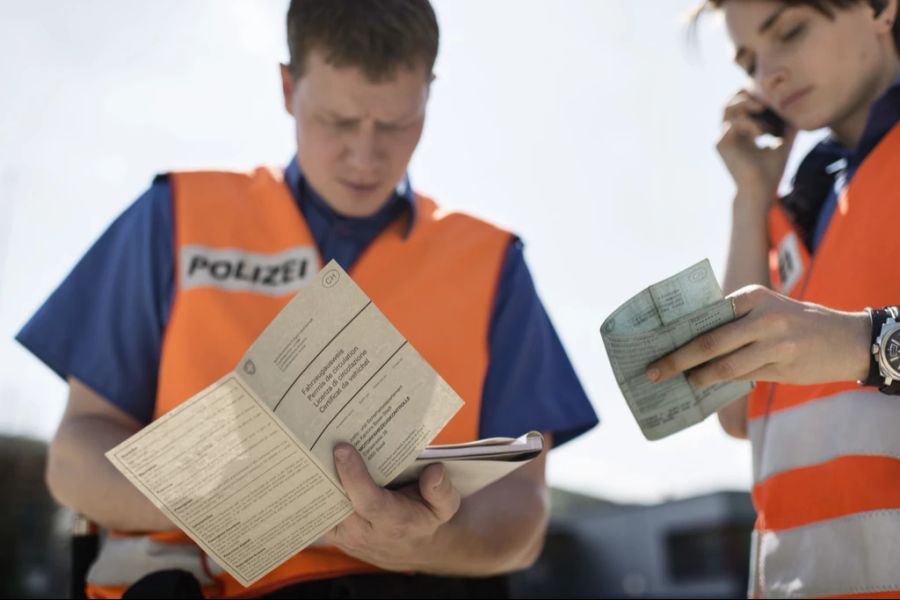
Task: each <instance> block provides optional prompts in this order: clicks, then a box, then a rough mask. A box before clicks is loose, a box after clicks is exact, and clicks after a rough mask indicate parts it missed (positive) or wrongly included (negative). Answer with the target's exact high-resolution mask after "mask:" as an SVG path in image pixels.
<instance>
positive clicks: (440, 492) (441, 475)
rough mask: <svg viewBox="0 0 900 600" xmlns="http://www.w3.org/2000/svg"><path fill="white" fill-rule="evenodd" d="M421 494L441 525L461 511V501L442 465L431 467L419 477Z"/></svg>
mask: <svg viewBox="0 0 900 600" xmlns="http://www.w3.org/2000/svg"><path fill="white" fill-rule="evenodd" d="M419 493H420V494H421V495H422V499H423V500H424V501H425V503H426V504H427V505H428V507H429V508H430V509H431V512H432V513H434V516H435V517H436V518H437V519H438V521H440V522H441V523H446V522H447V521H449V520H450V519H451V518H453V515H455V514H456V511H458V510H459V505H460V503H461V499H460V496H459V492H458V491H457V490H456V488H455V487H453V484H452V483H451V482H450V478H449V477H448V476H447V469H446V468H445V467H444V465H442V464H436V465H429V466H428V467H427V468H426V469H425V470H424V471H422V475H421V476H420V477H419Z"/></svg>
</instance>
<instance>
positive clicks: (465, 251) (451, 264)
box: [88, 168, 511, 598]
mask: <svg viewBox="0 0 900 600" xmlns="http://www.w3.org/2000/svg"><path fill="white" fill-rule="evenodd" d="M170 182H171V185H172V196H173V215H174V219H173V220H174V228H175V231H174V233H175V235H174V240H175V257H176V278H177V280H176V291H175V297H174V300H173V303H172V310H171V316H170V319H169V323H168V325H167V327H166V330H165V333H164V337H163V347H162V356H161V360H160V368H159V380H158V384H159V385H158V392H157V399H156V408H155V413H154V416H155V417H159V416H160V415H162V414H164V413H165V412H166V411H168V410H170V409H172V408H173V407H175V406H177V405H178V404H179V403H181V402H182V401H184V400H186V399H187V398H189V397H191V396H192V395H194V394H195V393H197V392H199V391H200V390H202V389H203V388H205V387H206V386H207V385H209V384H210V383H212V382H214V381H216V380H217V379H219V378H220V377H221V376H222V375H224V374H225V373H226V372H228V371H230V370H231V369H233V368H234V367H235V365H236V364H237V362H238V360H239V359H240V357H241V355H242V354H243V353H244V352H245V350H246V349H247V347H249V345H250V344H251V343H252V342H253V341H254V339H255V338H256V337H257V336H258V335H259V334H260V333H261V332H262V330H263V329H264V328H265V327H266V325H267V324H268V323H269V321H270V320H271V319H272V318H273V317H274V316H275V315H276V314H278V312H279V311H280V310H281V309H282V307H284V305H285V304H287V302H288V301H289V300H290V299H291V297H292V295H293V294H294V293H295V292H296V291H297V289H299V288H302V287H303V285H304V284H305V283H306V282H307V281H309V280H310V279H311V278H312V277H313V276H314V275H315V274H316V273H317V272H318V270H319V269H320V268H321V266H322V265H321V259H320V258H319V255H318V250H317V249H316V244H315V241H314V239H313V237H312V234H311V233H310V231H309V228H308V226H307V224H306V222H305V221H304V219H303V215H302V213H301V212H300V210H299V209H298V207H297V204H296V201H295V199H294V197H293V195H292V193H291V191H290V189H289V188H288V186H287V184H286V183H285V182H284V180H283V174H282V172H281V171H280V170H273V169H268V168H259V169H256V170H255V171H252V172H249V173H237V172H184V173H173V174H171V175H170ZM415 215H416V216H415V219H416V221H415V223H413V226H412V229H411V231H410V233H409V235H408V236H407V237H404V233H405V231H406V226H407V223H406V222H405V219H404V218H399V219H397V220H396V221H394V222H393V223H391V224H390V225H389V226H388V227H387V228H386V229H385V230H384V231H383V232H382V233H381V234H379V235H378V236H377V237H376V239H375V240H374V241H373V242H372V244H371V245H370V246H369V247H368V248H367V249H366V250H365V251H364V252H363V254H362V255H361V256H360V258H359V259H358V260H357V262H356V264H355V265H354V266H353V267H352V269H351V270H350V275H351V276H352V277H353V279H354V281H356V283H357V284H358V285H359V286H360V287H361V288H362V289H363V290H364V291H365V293H366V294H368V296H369V297H370V298H371V299H372V300H373V301H374V302H375V304H376V305H377V306H378V307H379V308H380V309H381V310H382V312H384V314H385V315H386V316H387V317H388V319H390V321H391V322H392V323H393V324H394V326H395V327H397V329H398V330H399V331H400V332H401V333H402V334H403V335H404V336H405V337H406V338H407V339H408V340H409V342H410V343H411V344H412V345H413V346H414V347H415V348H416V350H418V351H419V353H420V354H421V355H422V356H423V357H424V358H425V359H426V360H427V361H428V362H429V363H430V364H431V365H432V366H433V367H434V368H435V369H436V370H437V371H438V372H439V373H440V374H441V376H442V377H443V378H444V379H445V380H446V381H447V382H448V383H449V384H450V386H451V387H453V389H454V390H456V392H457V393H458V394H459V395H460V396H461V397H462V398H463V400H465V405H464V406H463V408H462V409H461V410H460V411H459V412H458V413H457V414H456V415H455V416H454V418H453V419H452V420H451V422H450V423H449V424H448V425H447V427H446V428H445V429H444V430H443V431H441V433H440V434H439V435H438V437H437V438H436V439H435V443H452V442H462V441H469V440H474V439H477V437H478V430H479V419H480V409H481V394H482V387H483V384H484V378H485V375H486V372H487V367H488V357H489V355H488V348H489V327H490V320H491V312H492V309H493V302H494V297H495V294H496V291H497V287H498V282H499V276H500V270H501V268H502V265H503V260H504V258H505V256H506V251H507V248H508V246H509V243H510V241H511V235H510V234H509V233H508V232H506V231H503V230H501V229H499V228H497V227H494V226H493V225H490V224H487V223H485V222H483V221H480V220H478V219H476V218H474V217H471V216H468V215H465V214H462V213H457V212H448V211H443V210H441V209H440V208H438V206H437V205H436V204H435V203H434V202H433V201H432V200H430V199H429V198H426V197H424V196H417V198H416V211H415ZM170 568H181V569H184V570H187V571H189V572H191V573H193V574H194V575H195V576H196V577H197V578H198V579H199V580H200V582H201V585H203V588H204V593H205V594H206V595H207V596H217V597H238V596H256V595H261V594H265V593H267V592H269V591H273V590H275V589H278V588H281V587H284V586H286V585H290V584H292V583H297V582H301V581H306V580H314V579H323V578H330V577H337V576H341V575H347V574H352V573H364V572H370V571H376V570H377V569H376V567H374V566H372V565H369V564H366V563H363V562H360V561H358V560H356V559H353V558H350V557H348V556H346V555H344V554H343V553H341V552H340V551H338V550H337V549H335V548H331V547H311V548H308V549H306V550H304V551H303V552H301V553H299V554H298V555H296V556H295V557H293V558H292V559H290V560H288V561H287V562H286V563H284V564H283V565H281V566H280V567H278V568H277V569H275V570H274V571H272V572H271V573H269V574H268V575H267V576H266V577H264V578H263V579H261V580H260V581H258V582H257V583H256V584H254V585H253V586H252V587H250V588H244V587H243V586H241V585H240V584H239V583H237V581H235V580H234V579H233V578H232V577H231V576H230V575H228V574H227V573H224V572H223V571H221V569H219V568H218V566H217V565H215V564H214V563H213V562H212V561H211V560H207V558H206V557H205V556H204V555H203V553H202V552H201V550H200V549H199V548H198V547H197V546H196V545H195V544H193V542H191V541H190V539H189V538H187V536H185V535H184V534H183V533H181V532H180V531H170V532H158V533H152V534H148V535H123V534H116V533H113V534H111V535H110V536H109V537H108V539H107V540H106V543H105V544H104V547H103V548H102V549H101V552H100V556H99V557H98V560H97V562H96V563H95V564H94V566H93V567H92V569H91V571H90V572H89V574H88V582H89V583H88V594H89V596H91V597H97V598H109V597H119V596H120V595H121V594H122V592H123V591H124V589H125V588H126V587H127V586H128V585H130V584H131V583H134V582H135V581H136V580H137V579H139V578H140V577H142V576H143V575H145V574H147V573H149V572H153V571H158V570H162V569H170Z"/></svg>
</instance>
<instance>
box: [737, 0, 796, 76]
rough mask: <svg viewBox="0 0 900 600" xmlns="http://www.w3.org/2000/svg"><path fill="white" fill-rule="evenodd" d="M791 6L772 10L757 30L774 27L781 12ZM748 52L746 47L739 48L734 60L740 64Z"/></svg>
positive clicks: (761, 32)
mask: <svg viewBox="0 0 900 600" xmlns="http://www.w3.org/2000/svg"><path fill="white" fill-rule="evenodd" d="M789 8H790V6H789V5H787V4H785V5H784V6H781V7H779V8H776V9H775V10H774V11H772V14H770V15H769V16H768V17H766V19H765V20H764V21H763V22H762V24H760V26H759V29H757V32H758V33H760V34H763V33H765V32H767V31H768V30H769V29H771V28H772V26H773V25H775V22H776V21H778V18H779V17H780V16H781V14H782V13H783V12H784V11H786V10H787V9H789ZM746 53H747V49H746V48H743V47H741V48H738V49H737V52H735V53H734V62H736V63H739V64H740V62H741V58H742V57H743V56H744V55H745V54H746Z"/></svg>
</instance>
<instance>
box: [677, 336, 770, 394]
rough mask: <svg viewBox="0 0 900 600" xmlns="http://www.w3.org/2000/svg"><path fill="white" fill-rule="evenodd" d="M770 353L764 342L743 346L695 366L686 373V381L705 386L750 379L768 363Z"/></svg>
mask: <svg viewBox="0 0 900 600" xmlns="http://www.w3.org/2000/svg"><path fill="white" fill-rule="evenodd" d="M770 354H771V352H769V350H768V349H767V348H766V346H765V345H764V344H760V343H755V344H750V345H748V346H744V347H743V348H740V349H739V350H736V351H734V352H732V353H730V354H727V355H725V356H722V357H720V358H717V359H716V360H713V361H711V362H709V363H707V364H705V365H703V366H702V367H699V368H697V369H696V370H694V371H693V372H691V374H690V375H688V378H687V379H688V383H690V384H691V385H694V386H697V387H705V386H708V385H713V384H714V383H719V382H721V381H741V380H748V379H749V380H752V379H753V376H754V375H755V373H756V372H757V371H758V370H759V369H761V368H763V367H765V366H767V365H768V364H769V363H770V361H771V356H770Z"/></svg>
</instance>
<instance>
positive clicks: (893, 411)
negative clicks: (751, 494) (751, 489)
mask: <svg viewBox="0 0 900 600" xmlns="http://www.w3.org/2000/svg"><path fill="white" fill-rule="evenodd" d="M765 421H766V419H765V418H763V417H760V418H756V419H752V420H750V422H749V423H748V429H749V434H750V440H751V442H752V444H751V446H752V448H753V472H754V473H755V474H756V479H757V483H759V482H761V481H764V480H765V479H768V478H769V477H771V476H772V475H776V474H778V473H782V472H784V471H787V470H789V469H794V468H797V467H804V466H809V465H817V464H821V463H824V462H826V461H828V460H831V459H833V458H836V457H838V456H842V455H848V454H863V455H873V456H893V457H896V458H900V433H898V432H900V398H897V397H896V396H888V395H885V394H882V393H880V392H873V391H868V390H854V391H850V392H841V393H840V394H835V395H834V396H830V397H828V398H822V399H820V400H814V401H812V402H807V403H804V404H801V405H799V406H796V407H794V408H789V409H787V410H782V411H778V412H776V413H772V415H770V416H769V419H768V424H766V423H765ZM763 438H765V439H763Z"/></svg>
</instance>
